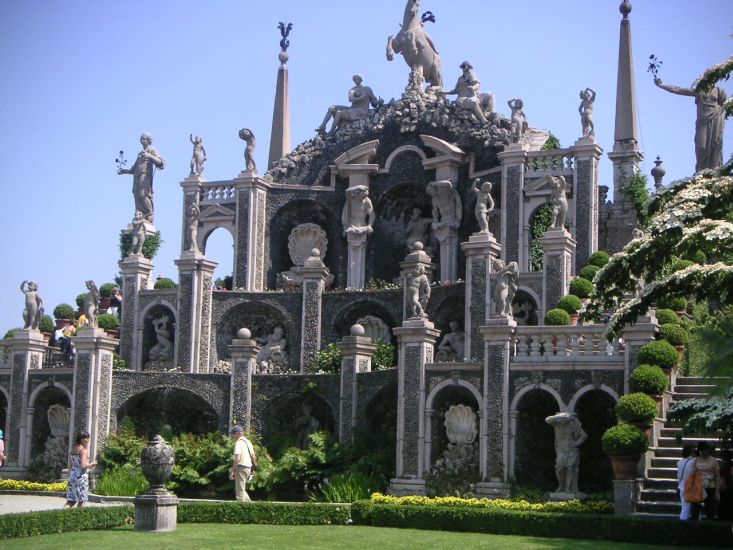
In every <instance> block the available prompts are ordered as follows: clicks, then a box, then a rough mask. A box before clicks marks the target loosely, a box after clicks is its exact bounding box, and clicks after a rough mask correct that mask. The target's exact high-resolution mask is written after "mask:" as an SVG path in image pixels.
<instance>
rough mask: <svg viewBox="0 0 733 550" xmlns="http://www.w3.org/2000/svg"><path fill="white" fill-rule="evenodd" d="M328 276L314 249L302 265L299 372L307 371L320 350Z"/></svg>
mask: <svg viewBox="0 0 733 550" xmlns="http://www.w3.org/2000/svg"><path fill="white" fill-rule="evenodd" d="M328 274H329V273H328V269H326V266H325V265H324V263H323V261H322V260H321V257H320V252H319V251H318V249H315V248H314V249H313V251H312V252H311V256H310V257H309V258H308V259H307V260H306V261H305V264H304V265H303V317H302V319H301V327H302V328H301V330H302V334H301V339H300V341H301V346H300V372H307V371H308V365H309V364H310V362H311V361H312V360H313V357H314V356H315V354H316V352H317V351H318V350H319V349H321V296H322V295H323V291H324V290H325V288H326V279H327V278H328Z"/></svg>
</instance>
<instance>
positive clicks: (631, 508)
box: [613, 479, 639, 516]
mask: <svg viewBox="0 0 733 550" xmlns="http://www.w3.org/2000/svg"><path fill="white" fill-rule="evenodd" d="M638 498H639V482H638V481H636V480H635V479H614V480H613V511H614V514H616V515H617V516H630V515H631V514H633V513H634V512H635V508H636V505H635V503H636V502H637V500H638Z"/></svg>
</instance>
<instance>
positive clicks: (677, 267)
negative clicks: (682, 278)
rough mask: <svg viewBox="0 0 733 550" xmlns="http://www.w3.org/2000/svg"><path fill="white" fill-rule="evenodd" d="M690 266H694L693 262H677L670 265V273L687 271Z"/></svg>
mask: <svg viewBox="0 0 733 550" xmlns="http://www.w3.org/2000/svg"><path fill="white" fill-rule="evenodd" d="M691 265H695V262H691V261H690V260H677V261H676V262H675V263H674V264H672V271H682V270H683V269H687V268H688V267H690V266H691Z"/></svg>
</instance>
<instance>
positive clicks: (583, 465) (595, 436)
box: [575, 389, 616, 493]
mask: <svg viewBox="0 0 733 550" xmlns="http://www.w3.org/2000/svg"><path fill="white" fill-rule="evenodd" d="M615 405H616V401H615V400H614V398H613V397H611V396H610V395H609V394H608V393H607V392H605V391H603V390H599V389H595V390H590V391H589V392H586V393H584V394H583V395H581V396H580V397H579V398H578V401H577V403H576V404H575V412H576V413H578V420H580V423H581V425H582V426H583V430H585V433H587V434H588V439H586V440H585V443H583V445H581V446H580V468H579V472H578V486H579V488H580V490H581V491H584V492H587V493H596V492H602V491H610V490H611V489H613V484H612V481H613V470H612V469H611V461H610V460H609V458H608V457H607V456H606V454H605V453H604V452H603V449H602V448H601V437H602V436H603V432H605V431H606V430H607V429H608V428H610V427H611V426H613V425H614V424H615V423H616V413H615V411H614V407H615Z"/></svg>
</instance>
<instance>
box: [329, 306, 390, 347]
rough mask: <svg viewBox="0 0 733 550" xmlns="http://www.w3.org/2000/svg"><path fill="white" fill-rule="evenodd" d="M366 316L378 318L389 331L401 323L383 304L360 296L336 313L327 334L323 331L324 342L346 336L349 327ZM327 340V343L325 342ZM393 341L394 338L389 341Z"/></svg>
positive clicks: (335, 340)
mask: <svg viewBox="0 0 733 550" xmlns="http://www.w3.org/2000/svg"><path fill="white" fill-rule="evenodd" d="M367 315H372V316H374V317H378V318H379V319H381V320H382V321H384V323H385V324H386V325H387V326H388V327H389V328H390V330H391V329H393V328H394V327H396V326H398V325H399V324H400V322H401V319H399V318H397V317H395V316H394V315H393V312H391V311H390V309H389V307H388V306H386V305H385V304H384V303H382V302H380V301H379V300H375V299H372V298H370V297H368V296H367V295H362V296H359V297H358V298H356V299H355V300H354V301H352V302H349V303H348V304H347V305H346V306H345V307H343V308H342V309H340V310H339V311H337V312H336V315H334V316H333V321H332V322H331V325H330V327H328V332H327V333H326V331H324V342H325V343H329V342H337V341H339V340H340V339H341V338H343V337H344V336H348V335H349V329H350V328H351V326H352V325H353V324H354V323H356V322H357V321H358V320H359V319H360V318H362V317H365V316H367ZM327 339H328V341H326V340H327ZM393 339H394V337H392V338H391V339H390V341H391V340H393Z"/></svg>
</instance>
